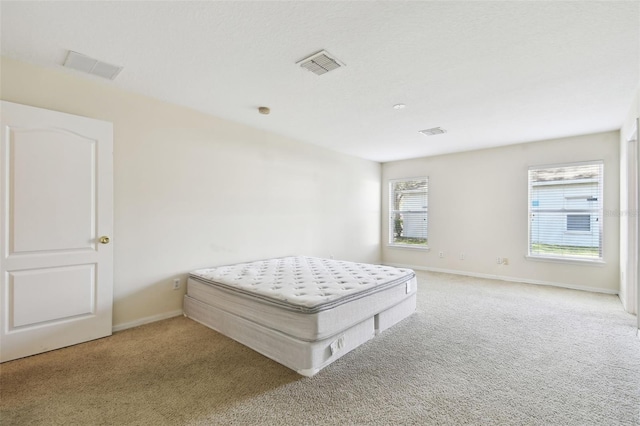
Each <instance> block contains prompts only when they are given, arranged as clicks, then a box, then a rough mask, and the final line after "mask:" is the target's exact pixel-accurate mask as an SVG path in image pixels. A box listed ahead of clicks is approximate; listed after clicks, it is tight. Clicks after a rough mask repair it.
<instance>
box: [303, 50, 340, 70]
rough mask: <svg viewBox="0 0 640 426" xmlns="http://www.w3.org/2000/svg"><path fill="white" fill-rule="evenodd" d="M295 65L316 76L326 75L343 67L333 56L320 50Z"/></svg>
mask: <svg viewBox="0 0 640 426" xmlns="http://www.w3.org/2000/svg"><path fill="white" fill-rule="evenodd" d="M296 65H300V66H301V67H302V68H304V69H306V70H307V71H311V72H312V73H314V74H316V75H322V74H326V73H328V72H329V71H333V70H335V69H338V68H340V67H344V66H345V64H344V63H343V62H341V61H340V60H339V59H337V58H336V57H335V56H333V55H331V54H330V53H329V52H327V51H326V50H321V51H319V52H316V53H314V54H313V55H311V56H309V57H307V58H304V59H302V60H300V61H298V62H296Z"/></svg>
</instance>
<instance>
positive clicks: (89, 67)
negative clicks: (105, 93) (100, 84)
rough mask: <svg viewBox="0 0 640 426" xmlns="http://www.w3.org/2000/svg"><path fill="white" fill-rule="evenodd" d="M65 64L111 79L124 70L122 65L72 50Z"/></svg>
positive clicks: (68, 66)
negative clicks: (112, 63)
mask: <svg viewBox="0 0 640 426" xmlns="http://www.w3.org/2000/svg"><path fill="white" fill-rule="evenodd" d="M63 65H64V66H65V67H67V68H73V69H74V70H78V71H82V72H86V73H87V74H93V75H97V76H99V77H103V78H108V79H109V80H113V79H115V78H116V77H117V76H118V74H119V73H120V71H122V67H119V66H116V65H111V64H107V63H106V62H102V61H99V60H97V59H93V58H90V57H89V56H86V55H83V54H82V53H78V52H73V51H71V50H70V51H69V54H68V55H67V59H65V61H64V64H63Z"/></svg>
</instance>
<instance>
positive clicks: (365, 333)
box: [184, 256, 417, 376]
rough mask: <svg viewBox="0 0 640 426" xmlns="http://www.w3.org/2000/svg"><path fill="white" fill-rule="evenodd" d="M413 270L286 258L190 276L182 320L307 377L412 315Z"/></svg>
mask: <svg viewBox="0 0 640 426" xmlns="http://www.w3.org/2000/svg"><path fill="white" fill-rule="evenodd" d="M416 291H417V285H416V278H415V274H414V272H413V271H412V270H410V269H399V268H392V267H386V266H381V265H369V264H362V263H353V262H345V261H336V260H330V259H319V258H313V257H304V256H299V257H286V258H279V259H268V260H263V261H258V262H251V263H243V264H238V265H229V266H222V267H218V268H208V269H201V270H198V271H194V272H192V273H191V274H190V276H189V279H188V281H187V294H186V295H185V300H184V312H185V315H186V316H188V317H190V318H193V319H194V320H196V321H199V322H201V323H203V324H205V325H207V326H209V327H211V328H213V329H215V330H217V331H219V332H221V333H223V334H225V335H227V336H229V337H231V338H233V339H235V340H237V341H238V342H240V343H243V344H245V345H247V346H249V347H251V348H252V349H254V350H256V351H258V352H260V353H262V354H263V355H266V356H268V357H270V358H272V359H273V360H275V361H277V362H279V363H281V364H283V365H285V366H287V367H289V368H292V369H294V370H296V371H297V372H298V373H300V374H302V375H305V376H311V375H314V374H315V373H317V372H318V371H319V370H320V369H322V368H323V367H325V366H326V365H328V364H330V363H331V362H333V361H335V360H336V359H338V358H339V357H341V356H342V355H344V354H345V353H347V352H349V351H350V350H352V349H354V348H355V347H357V346H358V345H360V344H362V343H364V342H366V341H367V340H369V339H370V338H372V337H373V336H375V335H376V334H378V333H379V332H381V331H383V330H385V329H387V328H389V327H391V326H392V325H394V324H396V323H397V322H399V321H401V320H402V319H404V318H406V317H407V316H409V315H411V313H413V312H414V311H415V306H416Z"/></svg>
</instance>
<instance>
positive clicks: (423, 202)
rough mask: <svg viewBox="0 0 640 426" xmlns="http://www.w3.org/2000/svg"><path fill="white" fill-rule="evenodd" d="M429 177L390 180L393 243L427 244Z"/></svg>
mask: <svg viewBox="0 0 640 426" xmlns="http://www.w3.org/2000/svg"><path fill="white" fill-rule="evenodd" d="M427 218H428V180H427V178H417V179H402V180H394V181H391V182H390V183H389V243H390V244H392V245H410V246H422V247H426V245H427V235H428V227H427V223H428V220H427Z"/></svg>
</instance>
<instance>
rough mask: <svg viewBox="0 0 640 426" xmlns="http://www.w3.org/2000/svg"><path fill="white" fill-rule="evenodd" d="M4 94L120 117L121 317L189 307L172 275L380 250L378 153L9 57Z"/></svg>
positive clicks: (363, 256)
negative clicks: (311, 140) (335, 146)
mask: <svg viewBox="0 0 640 426" xmlns="http://www.w3.org/2000/svg"><path fill="white" fill-rule="evenodd" d="M1 69H2V73H1V86H0V87H1V92H0V98H2V99H4V100H7V101H11V102H16V103H22V104H27V105H32V106H36V107H41V108H48V109H52V110H56V111H62V112H67V113H71V114H77V115H83V116H87V117H93V118H98V119H102V120H107V121H111V122H113V123H114V164H115V166H114V168H115V169H114V175H115V185H114V186H115V188H114V190H115V200H114V201H115V232H114V236H113V237H114V238H113V243H114V250H115V282H114V291H115V296H114V299H115V300H114V325H115V326H116V328H121V327H123V326H127V325H132V324H136V323H138V322H142V321H144V320H145V319H149V318H160V317H162V316H166V315H171V314H172V313H174V314H175V313H176V312H177V311H179V310H180V309H181V306H182V294H183V293H182V292H178V291H173V290H171V279H172V278H174V277H182V278H184V277H185V274H186V272H188V271H190V270H192V269H195V268H201V267H207V266H214V265H222V264H228V263H233V262H239V261H248V260H255V259H262V258H267V257H273V256H284V255H290V254H305V255H312V256H323V257H329V256H331V255H333V256H335V258H341V259H347V260H353V261H362V262H371V263H375V262H379V261H380V232H379V229H380V173H381V167H380V164H379V163H375V162H371V161H365V160H361V159H357V158H353V157H349V156H345V155H342V154H338V153H335V152H332V151H328V150H325V149H323V148H319V147H316V146H313V145H308V144H302V143H299V142H297V141H293V140H289V139H286V138H283V137H279V136H277V135H274V134H270V133H266V132H263V131H259V130H256V129H252V128H249V127H246V126H242V125H239V124H235V123H231V122H228V121H224V120H221V119H218V118H215V117H211V116H208V115H205V114H201V113H198V112H196V111H193V110H190V109H187V108H183V107H179V106H175V105H171V104H167V103H164V102H160V101H157V100H154V99H150V98H147V97H144V96H140V95H135V94H131V93H128V92H124V91H121V90H117V89H114V88H113V87H112V85H111V84H110V83H109V82H102V81H97V80H94V79H85V78H84V77H78V76H75V75H70V74H68V73H66V72H63V71H59V70H51V69H44V68H40V67H35V66H33V65H28V64H25V63H21V62H17V61H14V60H10V59H7V58H3V59H2V64H1Z"/></svg>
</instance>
